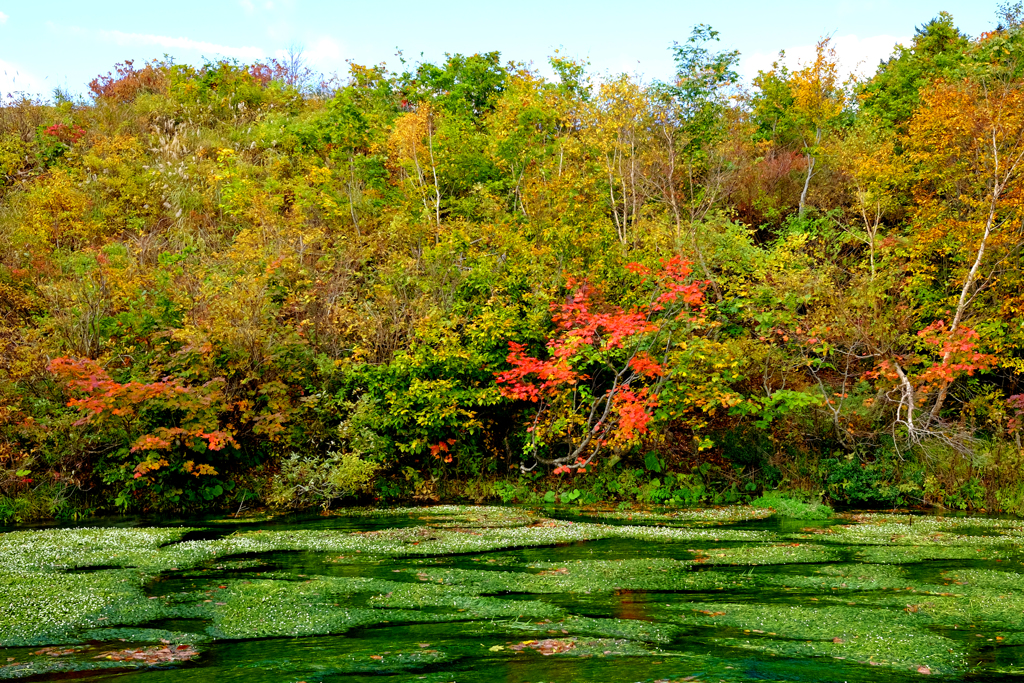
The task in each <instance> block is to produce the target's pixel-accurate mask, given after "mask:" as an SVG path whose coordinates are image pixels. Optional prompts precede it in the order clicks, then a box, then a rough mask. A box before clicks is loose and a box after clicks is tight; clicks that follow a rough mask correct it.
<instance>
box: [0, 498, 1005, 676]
mask: <svg viewBox="0 0 1024 683" xmlns="http://www.w3.org/2000/svg"><path fill="white" fill-rule="evenodd" d="M767 514H768V513H767V512H766V511H765V510H763V509H757V508H729V509H716V510H708V511H703V512H702V511H693V510H688V511H684V512H681V513H680V512H671V511H670V512H664V513H652V512H619V511H616V512H589V513H587V514H585V515H578V514H573V513H571V511H568V510H562V511H558V512H557V513H555V512H553V511H548V512H543V511H531V510H524V509H512V508H488V507H453V506H438V507H434V508H405V509H398V510H384V511H368V510H357V511H352V512H350V513H347V514H344V515H334V516H329V517H319V518H315V519H310V518H306V519H292V520H288V519H280V518H278V519H275V520H273V521H272V522H271V521H270V520H263V521H262V522H249V523H216V522H214V523H210V524H206V525H204V528H202V529H197V528H193V527H165V528H93V529H50V530H42V531H15V532H10V533H5V534H0V594H2V595H3V596H4V599H5V605H4V607H5V609H4V610H2V611H0V645H2V646H3V647H2V650H3V652H0V677H3V678H22V677H31V678H32V679H33V680H53V679H59V678H61V677H65V676H73V677H74V678H75V679H76V680H77V679H79V678H82V677H85V679H86V680H105V679H107V678H111V677H117V678H118V680H121V679H123V678H124V677H126V676H127V677H128V678H131V677H133V676H145V677H146V680H147V681H161V680H163V679H167V680H172V679H173V680H177V681H186V680H187V681H221V680H236V679H238V680H241V679H245V681H246V682H247V683H257V682H258V681H295V682H297V681H314V680H315V681H364V680H365V681H371V680H372V681H408V680H416V681H419V680H423V681H465V682H470V683H471V682H474V681H481V682H482V681H516V682H517V683H524V682H527V683H530V682H532V683H540V682H541V681H544V682H547V683H550V682H552V681H558V682H561V681H565V682H569V681H573V682H575V681H595V682H596V681H625V680H629V681H683V680H706V681H743V680H761V681H877V680H892V681H902V680H910V679H914V680H918V679H920V677H921V676H924V675H928V676H934V677H938V678H940V679H944V680H993V681H995V680H1009V679H1010V678H1011V677H1013V676H1015V675H1019V674H1024V652H1019V650H1021V649H1022V647H1021V646H1024V573H1022V572H1024V563H1022V561H1024V553H1021V549H1020V543H1021V540H1022V538H1024V524H1022V523H1021V522H1020V520H1013V519H985V518H976V517H972V518H962V517H926V516H910V515H905V514H904V515H877V514H869V515H845V516H837V517H835V518H832V519H827V520H806V519H805V520H789V519H785V518H779V517H767ZM552 515H554V516H552ZM554 517H557V518H554Z"/></svg>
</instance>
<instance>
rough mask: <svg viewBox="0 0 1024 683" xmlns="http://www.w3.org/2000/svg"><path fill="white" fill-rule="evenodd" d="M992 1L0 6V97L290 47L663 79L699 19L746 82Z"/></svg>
mask: <svg viewBox="0 0 1024 683" xmlns="http://www.w3.org/2000/svg"><path fill="white" fill-rule="evenodd" d="M997 4H998V0H993V1H992V2H990V3H989V2H985V1H984V0H983V1H982V2H978V1H977V0H973V1H972V0H901V1H896V0H838V1H833V2H831V3H827V2H821V1H820V0H816V1H803V0H799V1H792V2H768V1H766V0H759V1H756V2H753V1H746V0H744V1H740V2H728V1H719V2H708V1H707V0H705V1H703V2H692V1H690V0H674V1H673V0H634V1H633V2H631V3H626V2H617V3H610V2H604V1H601V0H591V1H589V2H584V1H580V0H568V1H564V0H563V1H558V0H517V1H516V2H511V3H500V4H499V3H483V2H470V1H467V0H433V1H432V2H426V1H424V0H417V1H416V2H410V1H406V0H394V1H386V0H377V2H367V1H365V0H360V1H359V2H350V1H348V0H342V1H336V2H319V1H314V0H223V1H221V0H206V1H200V0H165V1H164V2H152V1H151V0H143V1H142V2H139V1H138V0H135V1H133V2H120V1H118V2H110V1H107V2H104V1H94V2H82V1H81V0H77V1H75V2H67V1H65V0H59V1H47V0H39V1H37V2H28V1H26V0H18V1H17V2H11V1H9V0H0V93H6V92H9V91H12V90H20V91H26V92H32V93H41V94H43V95H49V93H51V92H52V91H53V89H54V88H55V87H58V86H59V87H62V88H65V89H67V90H70V91H71V92H85V90H86V87H87V84H88V82H89V80H91V79H92V78H93V77H94V76H96V75H97V74H99V73H105V72H107V71H109V70H110V69H111V67H112V66H113V65H114V64H115V63H116V62H120V61H123V60H125V59H135V60H137V61H145V60H147V59H152V58H155V57H161V56H163V55H164V54H165V53H166V54H169V55H172V56H173V57H174V58H175V60H176V61H178V62H189V63H202V60H203V58H204V57H207V58H211V59H215V58H218V57H222V56H225V57H234V58H237V59H239V60H242V61H253V60H256V59H265V58H268V57H273V56H275V54H278V53H279V52H280V51H282V50H284V49H286V48H287V47H288V46H290V45H301V46H303V47H304V54H305V56H306V57H307V58H309V60H310V62H311V64H312V65H313V66H314V67H315V68H316V69H317V70H320V71H323V72H326V73H330V72H332V71H337V72H338V73H340V74H344V72H345V61H346V60H348V59H352V60H354V61H356V62H358V63H362V64H376V63H379V62H382V61H383V62H387V63H388V64H389V66H391V67H392V68H397V67H398V66H399V64H398V60H397V59H396V57H395V51H396V48H401V49H402V50H403V52H404V54H405V57H406V58H407V59H412V60H414V61H415V60H419V59H420V54H421V53H422V54H423V59H425V60H427V61H436V60H438V59H442V58H443V55H444V53H445V52H462V53H473V52H483V51H490V50H498V51H500V52H501V53H502V55H503V58H504V59H506V60H516V61H524V62H530V61H532V62H534V63H535V64H537V65H539V66H543V65H545V64H546V61H547V57H548V56H549V55H551V54H552V53H553V52H554V51H555V50H556V49H559V50H561V52H562V54H565V55H569V56H573V57H577V58H583V59H587V60H589V61H590V64H591V69H592V71H593V72H595V73H597V74H602V73H605V72H611V73H620V72H623V71H625V72H629V73H638V74H642V75H643V77H644V78H645V79H647V80H650V79H655V78H659V79H665V78H668V77H669V76H670V75H671V73H672V60H671V55H670V52H669V50H668V48H669V47H670V46H671V44H672V41H673V40H677V41H684V40H685V39H686V38H687V36H688V35H689V33H690V28H691V27H692V26H693V25H694V24H697V23H706V24H710V25H711V26H713V27H714V28H715V29H717V30H718V31H719V32H720V33H721V39H722V43H721V45H722V47H723V48H730V49H738V50H740V52H741V53H742V62H741V71H742V72H743V73H744V74H745V75H748V76H751V75H753V74H755V73H756V72H757V70H758V69H759V68H766V67H767V66H768V65H770V63H771V62H772V60H773V59H774V57H775V55H776V54H777V53H778V51H779V50H780V49H785V50H786V51H787V54H788V55H789V56H790V58H791V59H793V61H796V60H798V59H800V58H802V57H806V56H807V55H808V54H810V51H811V50H812V49H813V45H814V43H815V41H817V40H818V38H820V37H821V36H823V35H832V36H833V37H834V41H835V43H836V46H837V49H838V51H839V54H840V57H841V59H843V61H844V63H845V64H846V66H847V68H848V69H850V68H853V66H854V65H855V64H857V63H858V62H860V63H862V64H863V66H862V70H866V71H867V72H869V73H870V72H871V71H873V70H874V65H876V64H877V62H878V59H880V58H882V57H884V56H886V55H887V54H889V53H890V52H891V50H892V47H893V45H894V44H895V43H897V42H900V41H907V40H909V37H910V36H911V35H913V32H914V27H915V26H917V25H920V24H922V23H924V22H926V21H928V20H929V19H931V18H932V17H934V16H936V15H937V14H938V13H939V12H940V11H942V10H945V11H948V12H950V13H951V14H952V15H953V17H954V19H955V20H956V23H957V25H958V26H959V27H960V29H961V30H963V31H965V32H966V33H968V34H970V35H977V34H978V33H980V32H982V31H987V30H990V29H992V28H993V27H994V25H995V21H996V6H997Z"/></svg>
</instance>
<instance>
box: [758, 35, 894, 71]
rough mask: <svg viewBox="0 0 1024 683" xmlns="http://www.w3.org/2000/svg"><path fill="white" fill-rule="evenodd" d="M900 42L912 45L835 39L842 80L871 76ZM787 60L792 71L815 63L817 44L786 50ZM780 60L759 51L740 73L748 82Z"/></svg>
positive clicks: (870, 39)
mask: <svg viewBox="0 0 1024 683" xmlns="http://www.w3.org/2000/svg"><path fill="white" fill-rule="evenodd" d="M898 43H903V44H904V45H909V44H910V38H908V37H898V36H889V35H881V36H868V37H867V38H860V37H858V36H855V35H848V36H836V37H834V38H833V39H832V45H833V46H834V47H835V49H836V56H837V57H838V58H839V73H840V76H841V77H842V78H844V79H845V78H846V77H847V76H849V75H850V74H855V75H857V76H858V78H861V77H870V76H871V75H872V74H873V73H875V69H877V68H878V63H879V62H880V61H883V60H885V59H888V58H889V57H890V56H892V52H893V49H894V48H895V47H896V45H897V44H898ZM785 52H786V57H785V59H783V60H781V63H782V64H784V65H785V66H786V67H788V68H789V69H791V70H792V69H798V68H800V67H801V66H802V65H804V64H808V63H810V62H813V61H814V55H815V46H814V45H797V46H795V47H788V48H786V50H785ZM775 61H779V55H778V53H773V54H768V53H765V52H757V53H754V54H752V55H749V56H745V57H743V59H742V60H741V62H740V74H741V75H742V76H743V77H744V78H745V79H746V80H747V82H748V83H749V82H750V81H752V80H753V79H754V77H755V76H756V75H757V72H758V71H768V70H769V69H771V68H772V63H773V62H775Z"/></svg>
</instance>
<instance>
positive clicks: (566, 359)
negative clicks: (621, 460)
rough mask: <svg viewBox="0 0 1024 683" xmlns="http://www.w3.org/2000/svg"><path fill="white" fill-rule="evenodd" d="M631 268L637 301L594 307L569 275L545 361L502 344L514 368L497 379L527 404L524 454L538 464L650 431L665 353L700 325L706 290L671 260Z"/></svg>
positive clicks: (583, 459) (625, 442)
mask: <svg viewBox="0 0 1024 683" xmlns="http://www.w3.org/2000/svg"><path fill="white" fill-rule="evenodd" d="M630 269H631V270H632V271H633V272H634V273H636V274H637V275H638V276H639V277H640V279H641V283H642V284H643V285H644V286H645V288H646V289H645V291H643V294H645V295H646V300H645V301H644V303H640V304H638V305H636V306H633V307H631V308H628V309H627V308H623V307H621V306H618V305H601V303H600V300H599V298H598V296H597V292H596V291H595V289H594V288H593V286H592V285H590V284H589V283H587V282H586V281H583V280H575V279H570V280H569V282H568V287H569V289H570V293H569V294H568V300H567V302H566V303H561V304H552V306H551V309H552V320H553V322H554V325H555V332H554V335H553V336H552V337H551V338H550V339H549V340H548V341H547V343H546V345H545V347H546V354H545V355H546V357H544V358H541V357H538V356H534V355H531V354H530V353H529V352H528V351H527V349H526V346H525V345H524V344H522V343H519V342H509V353H508V358H507V361H508V363H509V365H511V366H512V367H511V368H510V369H508V370H505V371H502V372H499V373H497V380H498V384H499V385H500V388H501V392H502V394H503V395H504V396H505V397H506V398H509V399H513V400H517V401H524V402H528V403H530V404H533V408H532V410H529V411H528V412H529V413H532V415H531V417H530V420H529V426H527V428H526V432H527V437H526V447H525V454H526V455H527V456H528V457H529V458H532V459H533V460H534V461H535V464H536V463H538V462H539V463H543V464H548V465H558V466H559V467H564V468H569V467H581V468H583V467H587V466H588V465H589V464H591V463H592V462H593V461H594V459H595V458H596V457H597V456H598V454H600V453H601V452H602V451H603V450H605V449H611V450H613V451H620V450H624V449H626V448H628V447H629V446H632V445H634V444H636V443H637V441H638V440H639V439H640V438H641V437H642V436H643V435H644V434H646V433H647V431H648V425H649V423H650V421H651V419H652V417H653V409H654V408H655V406H657V405H658V396H659V394H660V393H661V390H662V388H663V387H664V386H665V383H666V382H667V381H668V380H669V378H670V376H671V370H670V369H669V368H668V367H667V366H666V360H667V358H668V355H669V353H670V352H671V351H672V349H673V348H674V347H675V346H676V345H678V344H680V343H682V340H683V338H685V337H686V336H687V335H689V334H691V333H692V332H693V330H694V329H695V327H696V326H697V325H698V324H699V323H700V322H701V316H700V308H701V306H702V305H703V301H704V295H703V292H702V286H701V283H696V282H690V281H689V276H690V274H691V269H690V266H689V264H688V263H686V262H684V261H682V260H681V259H679V258H678V257H676V258H672V259H669V260H667V261H664V262H663V263H662V267H661V269H659V270H657V271H653V272H652V271H650V270H648V269H647V268H645V267H643V266H641V265H639V264H635V263H634V264H631V265H630ZM637 294H640V292H637ZM534 466H535V465H534ZM532 467H533V466H531V467H530V468H529V469H532Z"/></svg>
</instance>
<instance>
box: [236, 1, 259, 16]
mask: <svg viewBox="0 0 1024 683" xmlns="http://www.w3.org/2000/svg"><path fill="white" fill-rule="evenodd" d="M238 4H239V5H241V6H242V9H244V10H245V13H246V14H252V13H253V12H255V11H256V6H255V5H253V4H252V0H239V2H238Z"/></svg>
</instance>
